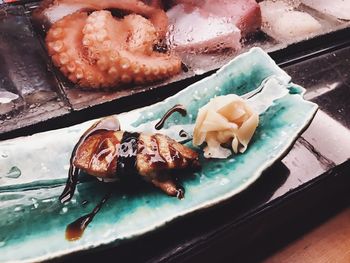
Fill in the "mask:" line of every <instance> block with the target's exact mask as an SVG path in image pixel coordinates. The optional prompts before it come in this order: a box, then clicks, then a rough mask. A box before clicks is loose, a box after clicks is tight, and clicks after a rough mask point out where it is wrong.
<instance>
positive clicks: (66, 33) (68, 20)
mask: <svg viewBox="0 0 350 263" xmlns="http://www.w3.org/2000/svg"><path fill="white" fill-rule="evenodd" d="M87 18H88V15H87V13H84V12H80V13H74V14H72V15H68V16H66V17H64V18H62V19H61V20H60V21H59V22H60V23H58V24H57V25H56V24H55V25H53V26H52V28H51V29H50V30H49V31H48V33H47V35H46V44H47V50H48V53H49V55H50V56H52V61H53V63H54V65H55V66H56V67H58V68H59V69H60V71H61V72H62V73H63V74H64V75H66V76H67V77H68V79H69V80H71V81H72V82H74V83H77V84H79V85H80V86H82V87H91V88H97V87H103V86H104V85H109V84H110V83H111V81H108V78H107V77H106V76H105V74H104V72H102V71H100V70H99V69H98V68H97V67H96V66H95V65H92V64H91V63H90V61H89V59H90V58H87V57H85V56H84V51H83V50H82V45H81V41H82V37H83V34H82V29H83V27H84V26H85V24H86V20H87ZM57 32H60V34H57Z"/></svg>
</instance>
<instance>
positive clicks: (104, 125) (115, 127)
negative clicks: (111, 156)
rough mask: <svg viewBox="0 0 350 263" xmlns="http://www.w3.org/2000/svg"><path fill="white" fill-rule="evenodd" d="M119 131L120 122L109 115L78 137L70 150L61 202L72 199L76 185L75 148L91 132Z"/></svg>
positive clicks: (77, 171) (77, 172) (77, 170)
mask: <svg viewBox="0 0 350 263" xmlns="http://www.w3.org/2000/svg"><path fill="white" fill-rule="evenodd" d="M101 130H105V131H119V130H120V123H119V121H118V119H117V118H115V117H113V116H110V117H106V118H103V119H101V120H100V121H98V122H96V123H95V124H93V125H92V126H91V127H90V128H89V129H88V130H87V131H86V132H85V133H84V134H83V135H82V136H81V137H80V139H79V141H78V143H77V144H76V145H75V146H74V149H73V151H72V154H71V157H70V160H69V164H70V166H69V171H68V179H67V182H66V186H65V188H64V190H63V192H62V194H61V195H60V197H59V200H60V202H61V203H65V202H68V201H69V200H70V199H72V197H73V195H74V191H75V188H76V185H77V183H78V175H79V169H78V168H76V167H75V166H74V160H75V155H76V152H77V150H78V149H79V147H80V145H81V144H82V143H83V142H84V141H85V140H86V139H87V138H88V137H89V136H91V135H92V134H93V133H95V132H97V131H101Z"/></svg>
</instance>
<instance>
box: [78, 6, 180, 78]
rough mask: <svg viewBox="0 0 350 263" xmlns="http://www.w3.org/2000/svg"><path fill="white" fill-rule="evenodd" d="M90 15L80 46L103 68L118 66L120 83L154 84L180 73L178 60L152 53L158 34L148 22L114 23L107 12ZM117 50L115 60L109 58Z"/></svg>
mask: <svg viewBox="0 0 350 263" xmlns="http://www.w3.org/2000/svg"><path fill="white" fill-rule="evenodd" d="M90 16H93V18H92V19H88V21H89V22H88V23H87V24H86V26H85V28H84V38H83V39H84V40H83V43H84V44H85V45H86V48H87V49H88V50H89V52H90V53H93V54H95V55H96V59H97V60H102V61H103V62H102V63H100V64H101V65H103V67H117V66H118V67H119V68H116V70H117V71H118V72H120V74H121V75H120V76H121V81H122V82H123V83H129V82H132V81H134V82H136V83H144V82H151V81H157V80H161V79H164V78H167V77H169V76H172V75H175V74H176V73H178V72H179V71H180V70H181V61H180V59H179V58H177V57H176V56H172V55H168V54H162V53H158V52H155V51H153V44H154V42H155V41H157V35H156V33H155V29H154V27H153V25H152V24H151V23H149V21H148V20H147V19H145V18H143V17H141V16H139V15H129V16H127V17H125V18H124V19H121V20H117V19H115V18H114V17H113V16H112V15H111V13H110V12H109V11H96V12H94V13H93V14H91V15H90ZM86 28H88V29H89V32H86V31H87V30H86ZM101 32H102V33H101ZM101 34H102V36H100V35H101ZM116 49H117V50H118V51H117V52H118V61H115V60H111V59H110V57H115V56H116V55H115V53H116V51H115V50H116ZM97 63H98V64H99V62H97Z"/></svg>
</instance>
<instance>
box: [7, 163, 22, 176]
mask: <svg viewBox="0 0 350 263" xmlns="http://www.w3.org/2000/svg"><path fill="white" fill-rule="evenodd" d="M21 174H22V173H21V170H20V169H19V168H18V167H17V166H13V167H11V169H10V170H9V171H8V172H7V174H6V177H8V178H14V179H16V178H18V177H20V176H21Z"/></svg>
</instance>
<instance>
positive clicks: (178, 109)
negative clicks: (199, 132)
mask: <svg viewBox="0 0 350 263" xmlns="http://www.w3.org/2000/svg"><path fill="white" fill-rule="evenodd" d="M175 112H178V113H180V114H181V115H182V116H183V117H185V116H186V114H187V111H186V109H185V107H184V106H183V105H181V104H176V105H175V106H174V107H172V108H171V109H170V110H168V111H167V112H166V113H165V114H164V116H163V117H162V118H161V119H160V121H159V122H158V123H157V124H156V125H155V126H154V128H155V129H156V130H160V129H162V128H163V126H164V123H165V121H166V120H167V119H168V118H169V117H170V116H171V115H172V114H173V113H175Z"/></svg>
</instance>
